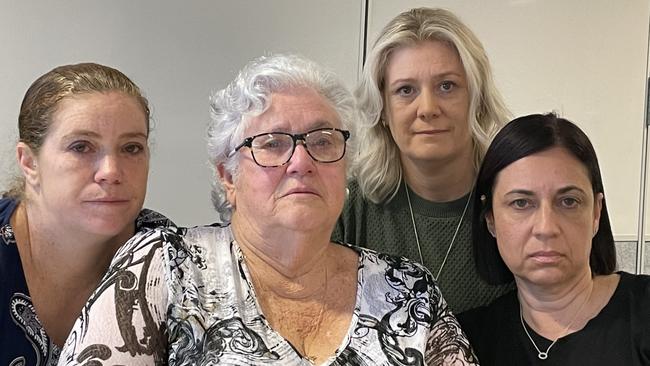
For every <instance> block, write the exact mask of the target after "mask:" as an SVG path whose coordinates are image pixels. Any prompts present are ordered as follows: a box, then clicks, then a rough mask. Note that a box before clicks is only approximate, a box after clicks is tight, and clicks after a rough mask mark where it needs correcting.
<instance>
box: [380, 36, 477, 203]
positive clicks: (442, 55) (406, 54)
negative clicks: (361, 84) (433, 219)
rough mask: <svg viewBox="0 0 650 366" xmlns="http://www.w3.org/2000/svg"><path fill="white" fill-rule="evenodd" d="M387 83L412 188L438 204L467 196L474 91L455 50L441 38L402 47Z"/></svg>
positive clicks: (390, 116) (393, 127)
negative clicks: (470, 111)
mask: <svg viewBox="0 0 650 366" xmlns="http://www.w3.org/2000/svg"><path fill="white" fill-rule="evenodd" d="M385 84H386V86H385V88H384V92H383V94H384V105H385V110H384V117H385V120H387V122H388V127H389V128H390V131H391V134H392V136H393V139H394V140H395V143H396V144H397V146H398V148H399V150H400V160H401V163H402V168H403V172H404V179H405V180H406V182H407V184H408V186H409V187H410V188H411V189H412V190H413V191H415V192H416V193H417V194H418V195H419V196H421V197H423V198H425V199H427V200H429V201H434V202H447V201H452V200H455V199H458V198H460V197H462V196H464V195H465V194H467V193H468V192H469V191H470V189H471V187H472V185H473V180H474V175H475V171H474V165H473V149H472V140H471V132H470V130H469V122H468V111H469V89H468V83H467V78H466V75H465V70H464V68H463V65H462V63H461V60H460V57H459V56H458V53H457V52H456V50H455V49H453V48H451V47H450V46H449V45H447V44H446V43H443V42H441V41H424V42H420V43H418V44H416V45H414V46H405V47H401V48H398V49H396V50H394V51H392V52H391V54H390V56H389V58H388V64H387V67H386V73H385Z"/></svg>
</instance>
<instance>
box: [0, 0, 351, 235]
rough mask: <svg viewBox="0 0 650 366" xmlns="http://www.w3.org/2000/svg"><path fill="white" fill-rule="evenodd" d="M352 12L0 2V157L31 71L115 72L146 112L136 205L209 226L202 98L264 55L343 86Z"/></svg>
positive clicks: (264, 5) (296, 2)
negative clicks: (88, 68)
mask: <svg viewBox="0 0 650 366" xmlns="http://www.w3.org/2000/svg"><path fill="white" fill-rule="evenodd" d="M361 10H362V1H360V0H355V1H352V0H335V1H328V2H318V3H317V2H307V1H302V0H273V1H266V0H237V1H216V0H201V1H198V0H192V1H160V0H138V1H131V0H111V1H100V0H91V1H88V0H66V1H36V0H24V1H20V0H18V1H10V0H0V45H2V48H3V49H2V57H0V70H2V71H1V72H0V83H1V85H2V87H1V88H0V126H1V127H0V141H1V142H3V144H2V145H1V146H3V147H2V148H1V149H0V151H2V152H3V156H4V157H5V158H6V159H5V163H6V162H7V161H12V160H13V152H12V151H13V150H12V149H13V146H15V138H16V134H17V132H16V130H17V127H16V126H17V116H18V110H19V107H20V102H21V100H22V96H23V95H24V93H25V91H26V90H27V88H28V87H29V85H30V84H31V82H33V81H34V80H35V79H36V78H37V77H38V76H40V75H41V74H43V73H45V72H46V71H48V70H50V69H52V68H53V67H55V66H58V65H61V64H67V63H77V62H82V61H94V62H99V63H104V64H107V65H110V66H113V67H116V68H118V69H120V70H121V71H123V72H124V73H126V74H127V75H128V76H130V77H131V78H132V79H133V80H134V81H135V82H136V83H137V84H138V85H139V86H140V87H141V88H142V89H143V90H144V92H145V93H146V96H147V97H148V98H149V101H150V102H151V104H152V107H153V116H154V120H155V121H154V128H155V130H154V132H153V134H152V137H153V149H152V159H151V174H150V180H149V191H148V195H147V201H146V203H145V205H146V206H147V207H150V208H153V209H156V210H160V211H161V212H163V213H165V214H167V215H168V216H169V217H170V218H172V219H174V220H175V221H176V222H177V223H178V224H183V225H197V224H201V223H208V222H212V221H214V220H216V218H217V215H216V213H214V211H213V209H212V207H211V204H210V195H209V191H210V179H211V172H210V169H209V167H208V164H207V156H206V152H205V138H204V134H205V128H206V124H207V121H208V95H209V94H210V93H211V91H214V90H217V89H219V88H222V87H224V86H225V85H226V83H227V82H229V81H230V80H232V78H233V77H234V76H235V73H236V72H237V71H238V70H239V69H240V68H241V67H242V66H243V65H244V64H245V63H246V62H247V61H248V60H250V59H252V58H254V57H257V56H260V55H262V54H265V53H268V52H271V51H272V52H299V53H302V54H303V55H305V56H307V57H309V58H312V59H314V60H315V61H318V62H320V63H322V64H324V65H326V66H328V67H330V68H332V69H334V70H335V71H336V72H337V73H338V74H339V75H340V76H341V77H342V79H343V80H345V81H346V82H347V84H348V85H349V86H350V87H351V86H352V85H353V84H354V82H355V80H356V78H357V74H358V69H359V65H360V45H361V40H360V34H361V29H362V27H363V22H362V16H361ZM5 171H6V169H5ZM6 176H7V174H4V177H3V178H6Z"/></svg>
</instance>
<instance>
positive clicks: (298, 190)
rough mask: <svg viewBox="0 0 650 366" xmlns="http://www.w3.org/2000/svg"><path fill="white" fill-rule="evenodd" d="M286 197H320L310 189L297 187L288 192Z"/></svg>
mask: <svg viewBox="0 0 650 366" xmlns="http://www.w3.org/2000/svg"><path fill="white" fill-rule="evenodd" d="M284 195H285V196H291V195H318V193H317V192H316V191H315V190H313V189H311V188H308V187H296V188H292V189H290V190H288V191H287V192H286V193H285V194H284Z"/></svg>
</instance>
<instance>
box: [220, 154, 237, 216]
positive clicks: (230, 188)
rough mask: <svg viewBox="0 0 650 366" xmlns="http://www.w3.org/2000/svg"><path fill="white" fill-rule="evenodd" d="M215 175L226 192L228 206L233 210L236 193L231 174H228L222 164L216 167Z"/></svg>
mask: <svg viewBox="0 0 650 366" xmlns="http://www.w3.org/2000/svg"><path fill="white" fill-rule="evenodd" d="M217 173H218V174H219V180H220V181H221V185H222V186H223V188H224V189H225V190H226V199H228V202H230V205H231V206H232V207H233V208H235V207H236V206H237V205H236V204H235V203H236V202H237V200H236V197H237V194H236V193H237V191H236V190H235V184H234V182H233V179H232V174H230V173H228V171H227V170H226V167H224V166H223V164H218V165H217Z"/></svg>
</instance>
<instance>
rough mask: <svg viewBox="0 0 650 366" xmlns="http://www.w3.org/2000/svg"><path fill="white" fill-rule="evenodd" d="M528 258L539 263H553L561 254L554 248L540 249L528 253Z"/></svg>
mask: <svg viewBox="0 0 650 366" xmlns="http://www.w3.org/2000/svg"><path fill="white" fill-rule="evenodd" d="M529 258H531V259H533V260H534V261H536V262H539V263H555V262H557V261H559V260H560V259H561V258H562V254H560V253H559V252H556V251H554V250H540V251H537V252H534V253H532V254H530V255H529Z"/></svg>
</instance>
